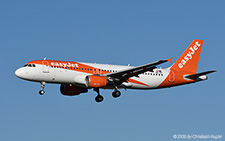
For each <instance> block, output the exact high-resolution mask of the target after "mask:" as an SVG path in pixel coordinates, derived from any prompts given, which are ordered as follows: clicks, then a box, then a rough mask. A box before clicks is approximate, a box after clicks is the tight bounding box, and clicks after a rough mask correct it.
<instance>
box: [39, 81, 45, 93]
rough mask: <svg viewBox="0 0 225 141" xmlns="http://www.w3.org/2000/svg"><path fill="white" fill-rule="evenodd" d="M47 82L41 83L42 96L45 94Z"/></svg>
mask: <svg viewBox="0 0 225 141" xmlns="http://www.w3.org/2000/svg"><path fill="white" fill-rule="evenodd" d="M45 84H46V83H45V82H41V90H40V91H39V94H40V95H43V94H44V93H45V91H44V88H45Z"/></svg>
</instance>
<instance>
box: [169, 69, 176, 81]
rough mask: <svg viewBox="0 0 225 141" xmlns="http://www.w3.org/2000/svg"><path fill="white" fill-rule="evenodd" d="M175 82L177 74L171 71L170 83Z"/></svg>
mask: <svg viewBox="0 0 225 141" xmlns="http://www.w3.org/2000/svg"><path fill="white" fill-rule="evenodd" d="M174 80H175V74H174V72H173V71H172V70H170V74H169V82H171V83H173V82H174Z"/></svg>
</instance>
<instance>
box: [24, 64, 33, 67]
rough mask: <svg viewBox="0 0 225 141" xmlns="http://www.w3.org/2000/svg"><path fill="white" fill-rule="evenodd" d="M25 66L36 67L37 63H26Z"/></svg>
mask: <svg viewBox="0 0 225 141" xmlns="http://www.w3.org/2000/svg"><path fill="white" fill-rule="evenodd" d="M23 67H36V65H35V64H25V65H24V66H23Z"/></svg>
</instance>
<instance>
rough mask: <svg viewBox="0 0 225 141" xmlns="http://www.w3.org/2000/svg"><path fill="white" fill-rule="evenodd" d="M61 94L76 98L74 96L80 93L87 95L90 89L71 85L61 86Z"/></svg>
mask: <svg viewBox="0 0 225 141" xmlns="http://www.w3.org/2000/svg"><path fill="white" fill-rule="evenodd" d="M60 92H61V93H62V94H63V95H67V96H74V95H79V94H80V93H86V92H88V89H87V88H82V87H78V86H75V85H70V84H61V86H60Z"/></svg>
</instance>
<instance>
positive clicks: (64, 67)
mask: <svg viewBox="0 0 225 141" xmlns="http://www.w3.org/2000/svg"><path fill="white" fill-rule="evenodd" d="M50 67H51V68H63V69H73V70H87V71H92V70H94V71H99V72H100V71H102V72H117V70H103V69H91V68H90V69H89V68H73V67H61V66H50Z"/></svg>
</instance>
